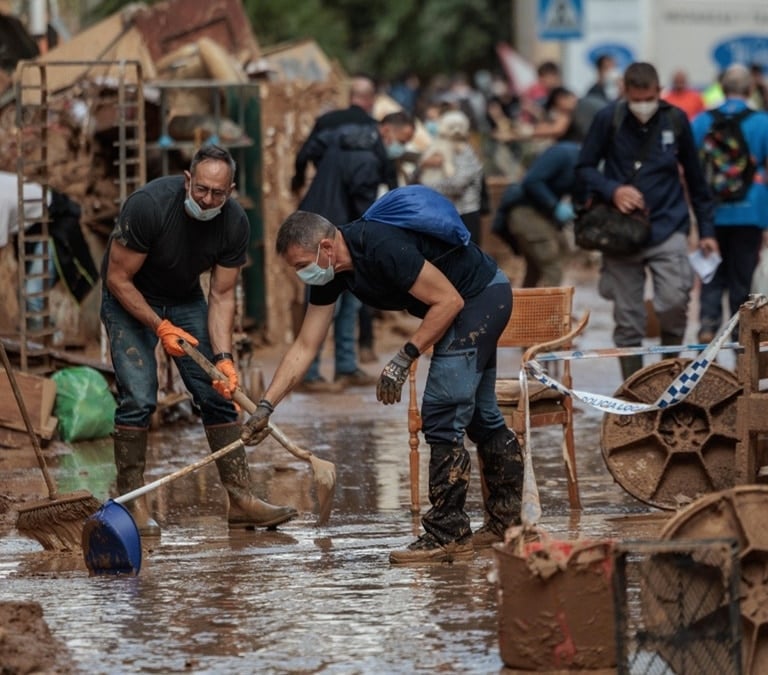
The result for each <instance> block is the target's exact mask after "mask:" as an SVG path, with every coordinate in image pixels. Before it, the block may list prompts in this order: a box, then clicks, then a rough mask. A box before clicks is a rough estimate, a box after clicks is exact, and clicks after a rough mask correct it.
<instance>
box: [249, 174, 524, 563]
mask: <svg viewBox="0 0 768 675" xmlns="http://www.w3.org/2000/svg"><path fill="white" fill-rule="evenodd" d="M430 194H431V195H432V197H430V196H429V195H430ZM422 197H423V201H421V202H420V203H417V202H418V200H420V199H421V198H422ZM384 200H387V203H388V204H389V207H390V208H389V209H388V210H387V212H386V213H384V212H382V211H383V210H384V209H383V207H381V205H382V203H384ZM377 205H378V206H379V207H381V208H378V209H377ZM374 211H375V213H374ZM398 214H402V215H401V217H398ZM398 223H399V224H398ZM453 224H456V225H457V226H458V228H459V230H460V231H461V232H462V233H463V235H464V236H463V237H462V238H460V239H459V240H458V242H457V241H456V240H452V239H450V237H449V236H448V235H449V234H450V231H451V229H452V225H453ZM449 239H450V240H449ZM276 249H277V253H278V255H279V256H280V257H282V258H283V259H284V260H285V261H286V262H287V263H288V265H289V266H291V267H292V268H293V269H294V270H295V271H296V273H297V274H298V275H299V277H300V278H301V279H302V280H303V281H304V282H305V283H307V284H309V285H310V286H311V289H310V298H309V308H308V309H307V313H306V315H305V317H304V322H303V323H302V326H301V330H300V331H299V334H298V336H297V337H296V340H295V342H294V343H293V344H292V345H291V346H290V348H289V349H288V351H287V352H286V354H285V356H284V357H283V359H282V360H281V362H280V364H279V366H278V367H277V370H276V371H275V374H274V377H273V378H272V381H271V382H270V384H269V386H268V387H267V389H266V391H265V392H264V398H263V399H262V400H261V401H260V402H259V406H258V408H257V410H256V412H255V413H254V414H253V415H252V416H251V417H250V419H249V420H248V421H247V422H246V424H245V425H244V427H243V432H242V438H243V440H245V441H246V442H253V441H256V442H258V441H259V440H260V439H261V438H263V437H264V431H266V427H267V423H268V420H269V417H270V415H271V414H272V412H273V411H274V408H275V406H277V404H278V403H279V402H280V401H281V400H282V399H283V398H284V397H285V396H286V394H288V392H289V391H290V390H291V388H292V387H293V386H295V385H296V383H297V382H299V381H300V380H301V376H302V374H303V373H304V371H305V370H306V369H307V368H308V367H309V364H310V362H311V361H312V358H313V357H314V354H315V352H316V350H317V346H318V345H319V344H320V342H321V341H322V339H323V338H324V337H325V334H326V332H327V331H328V328H329V326H330V324H331V321H332V319H333V303H334V302H335V301H336V298H337V297H338V296H339V294H340V293H342V292H343V291H345V290H348V291H349V292H351V293H353V294H354V295H355V296H356V297H358V298H360V299H361V300H362V301H363V302H366V303H368V304H369V305H371V306H372V307H376V308H379V309H383V310H403V309H404V310H407V311H408V312H409V313H410V314H412V315H413V316H417V317H419V318H421V323H420V324H419V326H418V327H417V328H416V330H415V331H414V332H413V334H412V335H411V336H410V338H409V340H408V341H407V342H406V343H405V344H404V345H403V347H402V348H401V349H400V350H399V351H398V353H397V354H395V355H394V356H393V358H392V359H391V360H390V361H389V363H388V364H387V365H386V366H385V367H384V370H383V371H382V373H381V375H380V376H379V380H378V383H377V385H376V398H377V399H378V400H379V401H381V402H382V403H384V404H393V403H397V402H399V401H400V398H401V394H402V388H403V385H404V384H405V382H406V379H407V378H408V373H409V370H410V366H411V364H412V363H413V361H414V360H416V359H417V358H419V356H420V355H421V354H423V353H424V352H425V351H427V350H429V349H430V348H431V349H432V354H431V357H430V360H429V374H428V375H427V383H426V385H425V388H424V397H423V401H422V410H421V416H422V429H423V433H424V438H425V439H426V441H427V443H428V444H429V446H430V459H429V500H430V503H431V505H432V508H430V509H429V511H428V512H427V513H425V514H424V516H423V518H422V524H423V526H424V530H425V534H423V535H422V536H421V537H419V538H418V539H417V540H416V541H414V542H412V543H411V544H410V545H408V546H407V547H406V548H404V549H401V550H398V551H392V553H391V554H390V558H389V559H390V562H391V563H393V564H404V563H434V562H453V561H456V560H465V559H468V558H471V557H472V555H473V551H474V548H476V547H477V548H479V547H481V546H489V545H490V544H491V543H492V542H494V541H501V540H502V538H503V535H504V532H505V530H506V528H507V527H509V526H510V525H512V524H516V523H519V522H520V508H521V497H522V484H523V464H522V456H521V451H520V446H519V444H518V441H517V437H516V436H515V434H514V432H513V431H511V430H510V429H508V428H507V425H506V423H505V421H504V417H503V416H502V414H501V411H500V410H499V406H498V404H497V402H496V394H495V383H496V343H497V342H498V339H499V336H500V335H501V333H502V331H503V330H504V327H505V326H506V324H507V322H508V320H509V317H510V315H511V311H512V288H511V286H510V283H509V279H508V278H507V277H506V276H505V275H504V273H503V272H502V271H501V270H500V269H499V268H498V266H497V265H496V263H495V262H494V261H493V260H492V259H491V258H490V257H489V256H488V255H487V254H486V253H484V252H483V251H482V250H481V249H480V248H479V247H478V246H477V245H476V244H474V243H473V242H471V241H469V232H468V231H467V229H466V227H464V226H463V224H462V222H461V219H460V217H459V214H458V212H457V211H456V209H455V208H454V207H453V206H452V204H451V203H450V202H449V201H448V200H447V199H446V198H445V197H442V196H441V195H439V194H438V193H437V192H435V191H434V190H430V189H429V188H426V187H424V186H421V185H410V186H406V187H402V188H398V189H396V190H393V191H391V192H389V193H388V194H387V195H385V196H384V197H382V199H380V200H379V201H378V202H377V203H376V204H374V206H373V207H372V209H370V210H369V211H367V212H366V216H365V217H364V218H362V219H360V220H356V221H353V222H351V223H347V224H346V225H340V226H339V227H336V226H334V225H332V224H331V223H330V222H329V221H328V220H326V219H325V218H323V217H322V216H320V215H319V214H316V213H309V212H306V211H296V212H295V213H293V214H292V215H291V216H289V217H288V219H287V220H286V221H285V222H284V223H283V224H282V225H281V227H280V230H279V231H278V234H277V241H276ZM465 437H468V438H469V439H470V440H471V441H473V442H474V443H475V444H476V445H477V453H478V457H479V459H480V464H481V467H482V475H483V484H484V488H485V493H486V494H485V500H484V501H485V509H486V513H487V516H488V518H487V524H486V525H484V526H483V527H482V528H480V529H478V530H477V531H475V532H474V533H473V532H472V530H471V528H470V520H469V516H468V515H467V513H466V511H465V508H464V505H465V501H466V497H467V490H468V487H469V472H470V456H469V453H468V451H467V449H466V448H465V445H464V440H465Z"/></svg>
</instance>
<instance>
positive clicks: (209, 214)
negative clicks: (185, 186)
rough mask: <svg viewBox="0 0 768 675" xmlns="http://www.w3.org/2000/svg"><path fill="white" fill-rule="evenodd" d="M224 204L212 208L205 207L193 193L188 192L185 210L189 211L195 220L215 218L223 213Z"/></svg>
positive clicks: (188, 213)
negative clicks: (193, 197)
mask: <svg viewBox="0 0 768 675" xmlns="http://www.w3.org/2000/svg"><path fill="white" fill-rule="evenodd" d="M223 206H224V204H219V205H218V206H214V207H213V208H212V209H204V208H203V207H202V206H200V204H198V203H197V202H196V201H195V200H194V199H192V195H191V194H190V193H189V192H187V198H186V199H185V200H184V210H185V211H186V212H187V215H188V216H190V217H191V218H194V219H195V220H202V221H206V220H213V219H214V218H215V217H216V216H218V215H219V214H220V213H221V209H222V207H223Z"/></svg>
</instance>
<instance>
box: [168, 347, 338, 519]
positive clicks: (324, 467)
mask: <svg viewBox="0 0 768 675" xmlns="http://www.w3.org/2000/svg"><path fill="white" fill-rule="evenodd" d="M179 346H180V347H181V348H182V349H183V350H184V352H185V353H186V354H187V356H189V357H190V358H191V359H192V360H193V361H194V362H195V363H196V364H197V365H198V366H200V367H201V368H202V369H203V370H204V371H205V372H206V373H207V374H208V375H209V376H210V377H211V378H212V379H214V380H223V381H226V380H227V376H226V375H224V373H222V372H221V371H219V369H218V368H216V366H214V365H213V364H212V363H211V362H210V361H209V360H208V359H206V358H205V356H203V355H202V354H201V353H200V352H199V351H198V350H197V349H196V348H195V347H193V346H192V345H191V344H189V342H187V341H186V340H183V339H180V340H179ZM232 398H233V399H234V401H235V402H236V403H237V404H238V405H239V406H240V407H241V408H242V409H243V410H245V411H246V412H247V413H248V414H252V413H253V412H254V411H255V410H256V408H257V407H258V406H257V405H256V404H255V403H254V402H253V401H251V399H250V398H248V396H247V395H246V394H245V392H244V391H243V390H242V389H240V387H238V388H237V389H235V391H234V393H233V394H232ZM269 433H270V435H271V436H272V438H274V439H275V440H276V441H277V442H278V443H280V445H282V446H283V447H284V448H285V449H286V450H287V451H288V452H290V453H291V454H292V455H293V456H294V457H298V458H299V459H302V460H304V461H305V462H309V463H310V465H311V466H312V472H313V474H314V477H315V490H316V492H317V507H318V514H317V522H316V524H317V525H324V524H325V523H327V522H328V518H329V517H330V515H331V504H332V502H333V495H334V492H335V491H336V466H335V465H334V464H333V462H329V461H328V460H325V459H320V458H319V457H315V455H313V454H312V453H311V452H310V451H309V450H305V449H304V448H300V447H299V446H298V445H296V444H295V443H294V442H293V441H291V439H290V438H288V437H287V436H286V435H285V434H284V433H283V432H282V431H281V430H280V429H279V428H278V427H276V426H275V425H274V424H273V423H272V422H270V423H269Z"/></svg>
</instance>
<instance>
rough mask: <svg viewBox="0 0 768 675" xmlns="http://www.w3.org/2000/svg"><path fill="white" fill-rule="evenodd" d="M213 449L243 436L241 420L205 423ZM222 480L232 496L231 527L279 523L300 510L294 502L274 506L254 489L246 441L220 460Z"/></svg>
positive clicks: (206, 433) (274, 524) (228, 493)
mask: <svg viewBox="0 0 768 675" xmlns="http://www.w3.org/2000/svg"><path fill="white" fill-rule="evenodd" d="M205 435H206V436H207V437H208V445H209V446H210V448H211V452H216V450H219V449H221V448H223V447H225V446H227V445H229V444H230V443H232V442H233V441H236V440H239V439H240V426H239V425H238V424H222V425H220V426H210V427H205ZM216 466H217V467H218V469H219V476H220V477H221V482H222V484H223V485H224V488H225V489H226V491H227V496H228V497H229V507H228V512H227V522H228V523H229V527H230V529H241V528H242V529H254V528H257V527H272V528H274V527H277V526H278V525H280V524H281V523H285V522H286V521H288V520H290V519H291V518H295V517H296V516H297V515H298V514H297V512H296V509H294V508H293V507H292V506H273V505H272V504H268V503H267V502H265V501H263V500H262V499H259V498H258V497H257V496H256V495H255V494H254V490H253V484H252V482H251V470H250V468H249V467H248V460H247V458H246V456H245V447H243V446H242V445H241V446H240V447H239V448H236V449H235V450H232V452H229V453H228V454H226V455H224V457H220V458H219V459H217V460H216Z"/></svg>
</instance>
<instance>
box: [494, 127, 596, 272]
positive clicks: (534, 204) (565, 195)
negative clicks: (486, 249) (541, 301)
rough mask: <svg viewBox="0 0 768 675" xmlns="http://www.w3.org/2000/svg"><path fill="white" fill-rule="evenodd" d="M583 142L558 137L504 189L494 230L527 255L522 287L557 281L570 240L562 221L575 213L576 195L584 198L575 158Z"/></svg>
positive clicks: (517, 251) (564, 222)
mask: <svg viewBox="0 0 768 675" xmlns="http://www.w3.org/2000/svg"><path fill="white" fill-rule="evenodd" d="M580 147H581V146H580V145H579V144H578V143H574V142H573V141H560V142H557V143H555V144H554V145H551V146H550V147H549V148H547V149H546V150H545V151H544V152H543V153H542V154H541V155H539V156H538V157H537V158H536V159H535V160H534V161H533V163H532V164H531V166H530V167H529V168H528V171H527V172H526V174H525V177H524V178H523V180H522V182H521V183H520V184H512V185H510V187H509V188H507V190H506V191H505V193H504V195H503V197H502V200H501V203H500V205H499V207H498V209H497V211H496V214H495V217H494V221H493V225H492V231H493V232H495V233H496V234H498V235H499V236H501V238H502V239H504V240H505V241H506V242H507V243H508V244H510V247H511V248H512V250H513V252H514V253H518V254H520V255H522V256H523V258H525V263H526V267H525V277H524V278H523V281H522V284H521V285H522V286H523V287H532V286H559V285H560V283H561V282H562V280H563V265H564V263H565V260H566V258H567V255H568V243H567V241H566V238H565V235H564V233H563V227H564V225H565V224H566V223H569V222H570V221H572V220H573V218H574V207H573V201H572V200H573V197H574V196H575V197H576V199H577V200H579V201H580V199H579V195H578V188H577V181H576V161H577V160H578V157H579V149H580Z"/></svg>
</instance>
